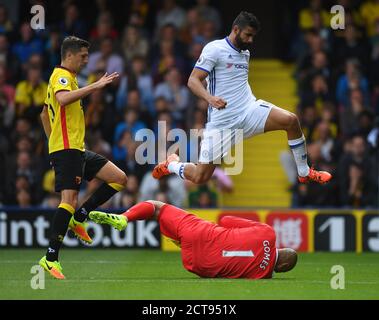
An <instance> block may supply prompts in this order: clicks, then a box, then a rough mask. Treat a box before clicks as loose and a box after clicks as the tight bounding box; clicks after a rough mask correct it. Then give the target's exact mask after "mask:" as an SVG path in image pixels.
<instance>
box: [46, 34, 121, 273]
mask: <svg viewBox="0 0 379 320" xmlns="http://www.w3.org/2000/svg"><path fill="white" fill-rule="evenodd" d="M89 45H90V44H89V43H88V42H87V41H85V40H82V39H79V38H77V37H73V36H70V37H66V38H65V39H64V40H63V43H62V46H61V59H62V60H61V61H62V62H61V65H60V66H57V67H56V68H55V69H54V71H53V73H52V75H51V77H50V80H49V85H48V88H47V94H46V99H45V106H44V108H43V111H42V113H41V120H42V124H43V127H44V130H45V133H46V136H47V137H48V140H49V156H50V161H51V164H52V166H53V168H54V171H55V191H56V192H60V193H61V203H60V205H59V207H58V209H57V211H56V212H55V215H54V219H53V224H52V232H51V236H50V242H49V247H48V249H47V253H46V256H44V257H42V259H41V260H40V262H39V263H40V265H41V266H42V267H43V268H44V269H45V270H46V271H47V272H49V273H50V274H51V275H52V276H53V277H55V278H57V279H64V275H63V272H62V267H61V265H60V263H59V260H58V254H59V249H60V247H61V245H62V241H63V239H64V236H65V234H66V231H67V229H68V228H70V229H71V230H72V231H73V232H74V233H75V235H76V236H77V237H78V238H79V239H81V240H83V241H85V242H87V243H91V242H92V239H91V238H90V237H89V235H88V233H87V231H86V225H85V223H84V222H85V220H86V219H87V215H88V213H89V212H90V211H91V210H94V209H95V208H96V207H98V206H100V205H101V204H103V203H104V202H105V201H107V200H108V199H109V198H111V197H112V196H113V195H114V194H115V193H117V192H118V191H121V190H122V189H123V188H124V187H125V185H126V181H127V177H126V174H125V173H124V172H123V171H122V170H121V169H119V168H118V167H117V166H116V165H114V164H113V163H112V162H111V161H109V160H107V159H106V158H104V157H103V156H101V155H99V154H96V153H94V152H91V151H89V150H85V146H84V136H85V122H84V113H83V108H82V105H81V101H80V99H82V98H84V97H85V96H87V95H89V94H91V93H92V92H94V91H95V90H98V89H101V88H103V87H105V86H106V85H108V84H110V83H111V82H112V81H113V80H115V79H116V78H118V77H119V74H118V73H112V74H110V75H108V74H105V75H104V76H103V77H102V78H100V79H99V80H98V81H97V82H94V83H92V84H90V85H88V86H86V87H83V88H80V89H79V87H78V82H77V79H76V74H77V73H78V72H79V71H80V70H81V69H82V68H83V67H84V66H85V65H86V64H87V63H88V48H89ZM95 177H96V178H98V179H100V180H102V181H104V183H103V184H102V185H101V186H100V187H99V188H98V189H97V190H96V191H95V192H94V193H93V194H92V196H91V197H90V198H89V199H88V200H87V201H85V203H84V204H82V205H81V206H80V208H79V209H77V210H76V208H77V204H78V192H79V188H80V185H81V182H82V179H85V180H87V181H89V180H91V179H93V178H95Z"/></svg>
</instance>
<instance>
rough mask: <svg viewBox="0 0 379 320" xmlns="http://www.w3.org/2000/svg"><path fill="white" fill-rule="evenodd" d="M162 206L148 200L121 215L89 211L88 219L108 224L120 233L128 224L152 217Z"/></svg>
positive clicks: (157, 202) (161, 203)
mask: <svg viewBox="0 0 379 320" xmlns="http://www.w3.org/2000/svg"><path fill="white" fill-rule="evenodd" d="M162 205H164V203H163V202H160V201H152V200H149V201H144V202H140V203H138V204H136V205H134V206H133V207H131V208H130V209H129V210H127V211H125V212H124V213H122V214H114V213H106V212H102V211H91V212H90V213H89V218H90V219H91V220H92V221H94V222H96V223H101V224H109V225H110V226H112V227H113V228H115V229H117V230H119V231H121V230H124V229H125V228H126V226H127V224H128V222H132V221H136V220H146V219H150V218H152V217H154V214H155V209H156V207H157V208H158V209H159V208H160V207H161V206H162Z"/></svg>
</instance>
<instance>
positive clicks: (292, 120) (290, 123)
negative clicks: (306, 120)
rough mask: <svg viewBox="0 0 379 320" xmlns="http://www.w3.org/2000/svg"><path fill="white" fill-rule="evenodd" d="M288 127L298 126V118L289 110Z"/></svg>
mask: <svg viewBox="0 0 379 320" xmlns="http://www.w3.org/2000/svg"><path fill="white" fill-rule="evenodd" d="M287 124H288V128H294V127H297V126H299V119H298V117H297V115H296V114H294V113H292V112H289V113H288V116H287Z"/></svg>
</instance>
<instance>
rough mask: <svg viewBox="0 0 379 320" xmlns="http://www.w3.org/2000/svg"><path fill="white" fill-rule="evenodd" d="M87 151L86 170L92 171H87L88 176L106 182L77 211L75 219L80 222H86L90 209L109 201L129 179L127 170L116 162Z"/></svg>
mask: <svg viewBox="0 0 379 320" xmlns="http://www.w3.org/2000/svg"><path fill="white" fill-rule="evenodd" d="M86 152H87V157H89V159H88V161H87V162H86V166H87V168H86V170H87V171H92V172H86V173H87V175H88V177H87V178H88V179H89V180H91V179H92V178H93V177H94V176H95V177H96V178H98V179H100V180H102V181H104V183H103V184H102V185H100V187H99V188H98V189H97V190H96V191H95V192H94V193H93V194H92V195H91V197H90V198H89V199H88V200H87V201H86V202H85V203H83V204H82V205H81V207H80V208H79V209H78V210H77V211H76V212H75V214H74V218H75V221H78V222H84V221H85V220H86V219H87V215H88V213H89V212H90V211H92V210H94V209H96V208H97V207H99V206H100V205H102V204H103V203H104V202H106V201H108V200H109V199H110V198H111V197H112V196H113V195H114V194H116V193H117V192H119V191H121V190H123V189H124V188H125V186H126V183H127V180H128V178H127V176H126V174H125V172H124V171H122V170H121V169H120V168H118V167H117V166H116V165H115V164H114V163H112V162H111V161H108V160H107V159H105V158H104V157H102V156H100V155H98V154H95V153H93V152H90V151H86ZM97 163H99V164H97ZM91 168H92V170H91ZM86 173H85V175H86Z"/></svg>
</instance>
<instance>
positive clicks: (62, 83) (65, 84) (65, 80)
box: [58, 77, 68, 86]
mask: <svg viewBox="0 0 379 320" xmlns="http://www.w3.org/2000/svg"><path fill="white" fill-rule="evenodd" d="M58 82H59V83H60V84H61V85H62V86H67V84H68V80H67V79H66V78H63V77H62V78H59V79H58Z"/></svg>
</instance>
